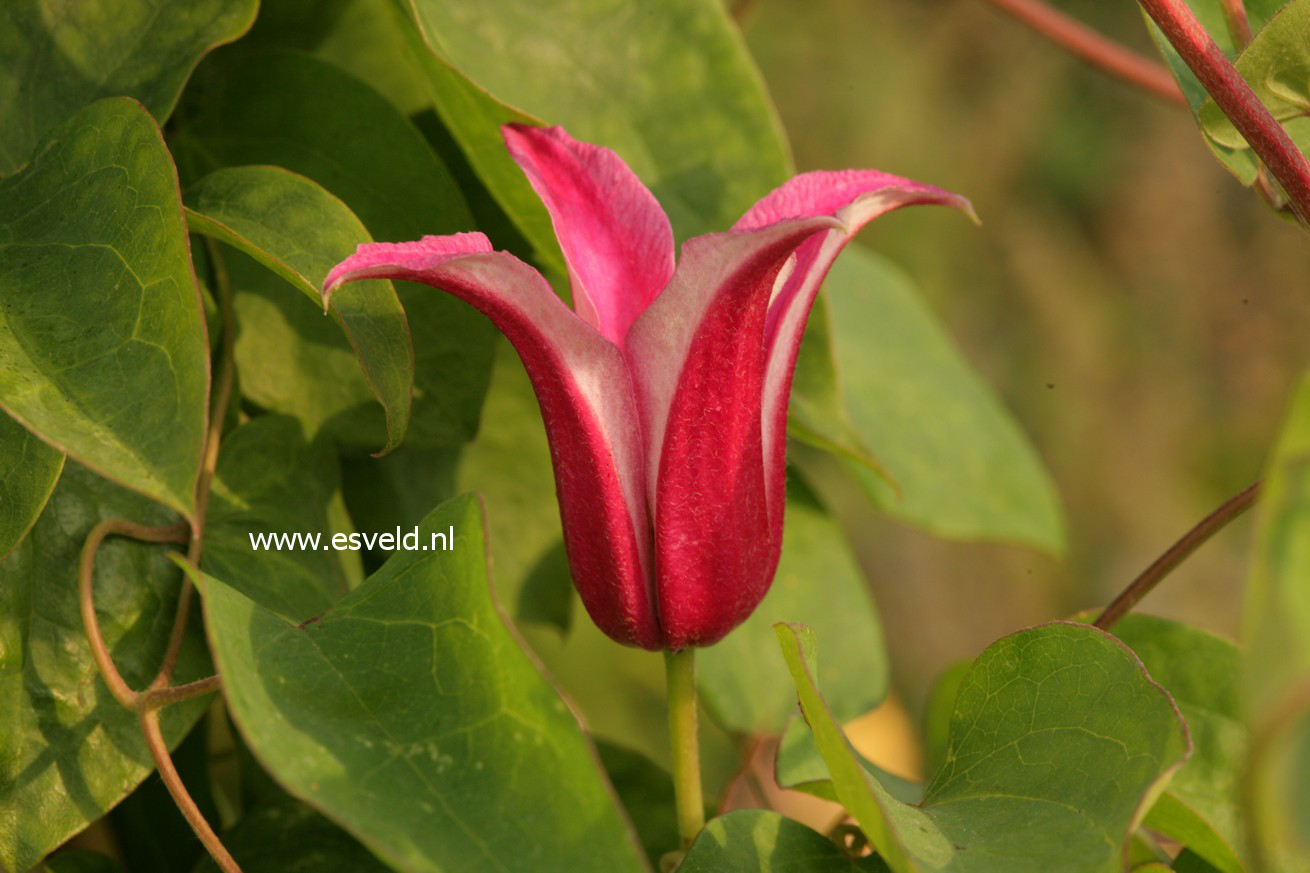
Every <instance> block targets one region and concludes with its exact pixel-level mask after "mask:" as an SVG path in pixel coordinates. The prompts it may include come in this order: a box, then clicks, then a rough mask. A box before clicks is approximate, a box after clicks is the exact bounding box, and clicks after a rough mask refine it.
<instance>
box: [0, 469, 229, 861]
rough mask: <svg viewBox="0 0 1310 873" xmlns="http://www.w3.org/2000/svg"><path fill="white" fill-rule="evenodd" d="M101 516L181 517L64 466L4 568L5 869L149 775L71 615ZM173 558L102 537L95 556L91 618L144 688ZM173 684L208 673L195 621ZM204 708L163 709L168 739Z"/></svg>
mask: <svg viewBox="0 0 1310 873" xmlns="http://www.w3.org/2000/svg"><path fill="white" fill-rule="evenodd" d="M106 518H129V519H132V520H133V521H136V522H139V523H141V524H147V525H168V524H172V523H173V522H174V521H176V520H177V516H175V515H173V514H172V513H170V512H168V511H166V510H165V509H164V508H163V507H161V506H159V505H158V504H155V503H153V502H151V501H149V500H146V499H145V498H143V497H140V496H139V495H136V494H133V493H132V492H129V491H127V490H125V489H123V488H120V487H118V486H116V485H114V484H112V483H110V482H108V481H106V480H104V479H101V478H100V477H98V476H95V475H94V474H92V473H90V472H89V471H87V470H86V469H85V468H83V467H81V466H79V465H77V464H76V463H73V462H69V463H67V464H66V465H65V468H64V472H63V475H62V476H60V479H59V484H58V486H57V487H56V488H55V491H54V494H53V495H52V496H51V498H50V502H49V503H48V504H47V506H46V509H45V512H43V513H42V514H41V518H40V519H38V520H37V523H36V525H35V527H33V528H32V532H31V533H30V534H29V535H28V537H27V539H25V540H23V542H22V543H21V544H20V545H19V546H18V548H16V549H15V550H14V551H13V552H12V553H11V554H10V555H9V557H8V558H6V559H5V560H4V562H3V563H0V712H3V713H5V718H4V719H3V721H0V749H4V754H3V755H2V756H0V868H2V869H7V870H27V869H28V868H29V867H31V866H32V865H34V864H36V863H37V862H38V861H39V860H40V859H41V857H42V856H43V855H45V854H46V853H47V852H49V851H50V850H52V849H54V848H55V847H56V846H58V845H59V844H61V843H63V842H64V841H65V840H66V839H68V838H69V837H70V836H72V835H73V834H75V833H77V832H78V831H80V830H82V828H84V827H86V825H87V824H88V823H90V822H92V821H94V820H95V819H97V818H99V817H100V816H101V815H103V814H104V813H105V812H106V811H107V810H108V809H109V808H110V807H112V806H113V805H114V804H116V803H118V801H120V800H121V799H122V798H123V797H125V796H127V795H128V794H129V793H131V791H132V789H133V788H135V787H136V786H137V785H138V784H139V783H140V782H141V781H142V780H143V779H145V777H146V776H147V774H149V773H150V772H151V770H152V769H153V768H154V763H153V761H151V759H150V753H149V752H148V751H147V750H146V746H145V741H144V740H143V739H142V736H141V729H140V726H139V725H138V724H137V719H136V714H135V713H133V712H131V711H129V710H126V709H124V708H123V707H122V706H120V705H119V704H118V701H116V700H114V698H113V697H112V696H111V695H110V693H109V691H108V689H106V688H105V686H104V684H103V683H102V682H101V681H100V679H99V674H98V672H97V670H96V666H95V662H94V661H93V660H92V657H91V649H90V646H89V645H88V644H87V642H86V638H85V636H84V635H83V631H82V618H81V614H80V612H79V610H78V598H77V588H78V580H77V566H78V559H79V556H80V552H81V549H82V541H83V540H84V539H85V538H86V535H87V534H88V533H90V531H91V528H92V527H93V526H94V525H95V524H97V523H98V522H100V521H102V520H104V519H106ZM168 552H169V549H168V547H166V546H159V545H144V544H141V543H135V542H132V541H130V540H126V539H121V538H110V539H108V540H106V541H105V543H104V544H103V545H102V546H101V548H100V552H99V555H98V556H97V558H96V569H95V598H96V614H97V615H98V616H99V619H100V627H101V630H102V631H103V633H104V637H105V642H106V644H107V645H108V647H109V650H110V652H111V653H112V654H113V657H114V663H115V664H116V665H117V666H118V669H119V672H121V673H122V675H123V678H124V679H125V680H126V681H127V683H128V684H129V685H131V686H132V687H134V688H140V687H143V686H144V685H145V684H146V683H147V682H149V681H150V680H151V679H152V678H153V677H154V675H155V671H156V670H158V669H159V664H160V660H161V658H162V657H163V652H164V648H165V646H166V643H167V638H168V634H169V630H170V627H171V625H172V620H173V614H174V611H175V609H176V606H177V592H178V582H179V580H180V574H179V573H178V572H177V570H176V569H175V568H174V566H173V564H172V563H171V561H170V560H169V559H168V557H167V554H168ZM195 624H196V625H197V626H196V627H195V628H194V629H193V631H192V632H189V633H188V634H187V636H186V637H185V644H184V646H183V648H182V653H181V657H180V660H179V661H178V667H177V673H176V679H177V681H178V682H189V681H191V680H194V679H199V678H200V677H202V676H203V675H205V673H206V672H207V666H208V664H207V661H206V658H205V653H204V643H203V640H202V637H201V634H200V633H199V627H198V624H199V622H198V620H197V621H196V622H195ZM208 703H209V698H201V699H196V700H191V701H188V702H186V703H183V704H179V705H177V706H170V707H168V708H167V709H165V710H164V711H163V713H162V722H163V729H164V736H165V738H166V739H167V740H168V741H169V744H170V745H174V744H176V743H177V742H179V741H180V740H181V739H182V737H183V736H184V735H185V734H186V733H187V731H188V729H189V728H190V727H191V725H192V724H193V723H194V722H195V720H196V719H197V718H199V717H200V714H201V713H202V712H204V710H205V707H206V706H207V705H208Z"/></svg>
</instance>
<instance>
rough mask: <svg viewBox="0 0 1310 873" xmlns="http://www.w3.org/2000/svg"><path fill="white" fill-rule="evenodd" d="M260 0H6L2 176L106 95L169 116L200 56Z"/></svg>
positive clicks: (239, 26) (0, 77)
mask: <svg viewBox="0 0 1310 873" xmlns="http://www.w3.org/2000/svg"><path fill="white" fill-rule="evenodd" d="M257 6H258V0H194V2H188V3H175V2H171V0H121V2H117V3H112V4H101V3H60V2H56V0H7V2H6V3H5V6H4V11H3V13H0V56H3V57H4V59H5V63H4V64H3V65H0V176H4V175H8V174H9V173H12V172H14V171H15V170H17V169H18V168H19V167H20V166H22V165H23V164H24V163H26V162H27V160H28V158H29V155H30V153H31V152H32V151H33V149H35V148H36V146H37V145H38V144H39V143H41V142H43V141H44V140H45V139H47V137H48V136H49V134H50V131H51V129H53V128H54V127H56V126H58V125H59V124H61V123H63V122H64V121H66V120H67V119H69V118H71V117H72V116H73V115H74V114H76V113H77V112H78V111H79V110H80V109H81V108H82V107H83V106H86V105H87V104H88V103H91V102H93V101H95V100H98V99H99V98H101V97H116V96H128V97H134V98H136V99H137V100H139V101H141V103H143V104H145V107H146V109H148V110H149V111H150V113H151V114H153V115H154V116H155V118H157V119H158V120H159V121H160V122H163V121H164V120H165V119H166V118H168V116H169V115H170V114H171V113H172V111H173V106H174V104H175V103H176V102H177V97H178V94H179V92H181V90H182V86H183V85H184V84H185V83H186V79H187V76H188V75H190V73H191V70H192V69H193V68H194V67H195V65H196V62H197V61H198V60H199V59H200V58H201V56H203V55H204V54H205V53H206V52H208V51H209V50H210V49H212V48H214V47H215V46H218V45H222V44H223V43H225V42H231V41H232V40H234V39H236V38H237V37H238V36H240V35H241V34H242V33H244V32H245V31H246V30H247V29H248V28H249V27H250V24H251V22H252V21H254V19H255V9H256V8H257Z"/></svg>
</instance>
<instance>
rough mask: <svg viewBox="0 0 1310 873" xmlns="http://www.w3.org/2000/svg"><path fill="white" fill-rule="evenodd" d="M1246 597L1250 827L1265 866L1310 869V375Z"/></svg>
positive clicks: (1281, 454)
mask: <svg viewBox="0 0 1310 873" xmlns="http://www.w3.org/2000/svg"><path fill="white" fill-rule="evenodd" d="M1246 598H1247V599H1246V615H1245V639H1246V643H1247V649H1248V656H1247V659H1246V669H1245V672H1244V677H1243V679H1244V682H1243V686H1242V689H1243V691H1244V692H1245V694H1246V701H1245V702H1246V711H1247V718H1248V721H1249V724H1250V726H1251V737H1252V740H1251V753H1250V758H1249V760H1248V763H1247V768H1248V771H1247V776H1248V781H1247V783H1246V786H1245V787H1246V788H1247V791H1248V794H1247V796H1246V798H1245V799H1246V804H1245V809H1246V813H1247V816H1248V819H1247V827H1248V832H1249V833H1250V834H1251V835H1252V837H1253V845H1252V849H1253V850H1256V851H1257V856H1256V857H1257V860H1260V861H1263V864H1264V867H1265V868H1267V869H1270V870H1310V797H1308V796H1307V792H1306V790H1305V785H1306V780H1307V778H1308V777H1310V376H1306V377H1303V378H1302V380H1301V382H1300V384H1299V385H1298V387H1297V390H1296V392H1295V396H1294V397H1293V399H1292V404H1291V408H1290V410H1289V412H1288V414H1287V419H1286V421H1285V422H1284V424H1283V429H1282V432H1281V434H1280V436H1279V438H1278V444H1277V446H1276V447H1275V449H1274V451H1273V457H1272V458H1271V459H1270V462H1269V466H1268V472H1267V476H1266V479H1265V485H1264V494H1263V495H1262V497H1261V500H1260V505H1259V506H1258V507H1257V516H1256V533H1255V550H1254V559H1253V561H1252V566H1251V575H1250V580H1249V583H1248V588H1247V595H1246ZM1257 866H1258V865H1257Z"/></svg>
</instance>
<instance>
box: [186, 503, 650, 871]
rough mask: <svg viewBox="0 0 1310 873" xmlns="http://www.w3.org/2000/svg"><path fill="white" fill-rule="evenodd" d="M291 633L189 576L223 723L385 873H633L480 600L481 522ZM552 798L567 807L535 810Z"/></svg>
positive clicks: (536, 690) (613, 827) (634, 852)
mask: <svg viewBox="0 0 1310 873" xmlns="http://www.w3.org/2000/svg"><path fill="white" fill-rule="evenodd" d="M451 528H453V529H454V532H455V536H454V541H453V543H452V544H451V545H452V546H453V550H452V551H404V552H399V553H397V554H396V555H395V556H393V557H392V559H391V560H390V561H388V562H387V563H386V565H384V566H383V568H382V569H381V570H379V571H378V572H377V573H375V574H374V575H373V576H371V577H370V578H369V579H368V580H366V581H365V582H364V584H363V585H362V586H360V587H359V588H357V589H356V590H355V591H353V592H351V593H350V594H348V595H346V597H345V598H343V599H342V600H340V601H338V602H337V604H336V605H335V606H334V607H333V608H332V609H331V610H329V611H328V612H327V613H326V614H325V615H324V616H323V617H322V618H321V619H320V620H317V621H314V622H311V623H308V624H305V625H303V626H297V625H294V624H289V623H287V622H286V621H284V620H282V619H281V618H279V617H278V616H277V615H276V614H274V613H273V612H271V611H270V610H268V609H267V608H265V607H264V606H262V605H260V604H258V603H256V602H255V601H253V600H251V599H250V598H248V597H246V596H245V595H243V594H241V593H240V592H238V591H237V590H235V589H234V588H230V587H228V586H227V585H225V584H223V583H222V582H220V581H218V580H216V579H213V578H212V577H206V578H205V579H203V580H202V581H201V585H202V589H203V592H204V595H205V606H206V610H205V613H206V620H207V622H208V627H209V631H210V635H211V639H212V643H213V646H214V653H215V658H216V660H217V662H218V665H219V668H220V671H221V673H222V676H223V682H224V690H225V692H226V694H227V701H228V706H229V708H230V712H231V714H232V717H233V718H234V719H235V721H236V723H237V726H238V727H239V728H240V730H241V732H242V734H243V736H244V737H245V739H246V741H247V743H248V744H249V746H250V748H251V750H252V751H253V752H254V753H255V755H256V756H257V757H258V758H259V759H260V760H261V761H262V763H263V764H264V766H265V767H266V768H267V769H268V770H269V772H270V773H272V774H273V775H274V777H275V778H277V779H278V781H279V782H281V783H282V784H283V785H284V786H285V787H286V788H287V790H289V791H290V792H291V793H292V794H294V795H296V796H298V797H300V798H301V799H303V800H305V801H306V802H308V803H310V804H311V805H313V806H314V807H316V808H318V809H319V810H321V811H323V812H324V813H326V814H327V816H328V817H329V818H331V819H333V820H334V821H336V822H337V823H338V824H340V825H341V826H343V827H344V828H345V829H346V830H348V831H350V832H351V833H352V834H354V835H355V836H356V837H358V838H359V839H360V840H361V841H362V842H363V843H364V844H365V845H367V846H368V847H369V848H370V849H371V850H372V851H373V852H374V853H375V854H377V855H378V856H379V857H381V858H383V859H385V860H386V861H387V862H388V863H389V864H392V865H393V866H396V867H398V868H399V869H402V870H413V871H438V870H452V869H454V870H473V869H492V870H495V869H504V870H514V869H525V868H527V869H532V870H540V871H548V870H561V871H563V870H568V871H580V870H597V871H624V870H642V869H644V867H645V864H644V862H643V860H642V858H641V851H640V849H639V848H638V846H637V844H636V841H635V839H634V838H633V836H632V834H631V833H630V831H629V830H628V828H627V826H626V825H625V823H624V821H623V819H622V817H621V815H620V813H619V811H618V807H617V806H616V804H615V798H614V796H613V795H612V793H611V792H610V790H609V788H608V786H607V785H606V783H605V781H604V778H603V776H602V775H601V773H600V770H599V767H598V764H597V761H596V757H595V752H594V751H593V750H592V748H591V747H590V745H589V744H588V743H587V741H586V740H585V739H584V737H583V735H582V733H581V731H580V730H579V728H578V725H577V722H576V721H575V720H574V718H573V716H572V714H571V713H570V712H569V709H568V707H567V706H566V705H565V703H564V701H563V700H561V699H560V698H559V696H558V694H557V693H556V692H555V690H554V689H553V688H552V687H551V686H550V685H549V684H548V683H547V682H546V680H545V679H544V678H543V676H542V675H541V673H540V672H539V670H538V668H537V667H536V665H535V664H534V663H533V662H532V660H531V659H529V658H528V657H527V656H526V655H525V654H524V652H523V651H522V650H521V649H520V648H519V645H518V643H517V642H516V641H515V639H514V638H513V637H512V636H511V635H510V633H509V632H508V631H507V630H506V628H505V626H504V624H503V622H502V619H501V617H500V616H499V615H498V614H497V612H496V609H495V607H494V606H493V603H492V601H491V598H490V595H489V587H488V580H487V575H486V572H487V571H486V554H485V552H484V543H483V533H482V531H483V521H482V513H481V511H480V509H479V506H478V503H477V501H476V500H474V499H472V498H468V497H464V498H458V499H456V500H453V501H450V502H449V503H446V504H443V505H442V506H441V507H438V508H437V509H436V510H434V511H433V512H432V513H431V514H430V515H429V516H428V517H427V518H426V519H425V520H424V522H423V523H422V525H420V536H419V542H420V543H425V544H426V543H427V542H428V541H429V537H430V535H431V534H433V533H436V532H438V531H439V532H442V533H446V532H448V530H449V529H451ZM548 796H549V797H567V798H568V803H567V804H546V803H542V798H543V797H548Z"/></svg>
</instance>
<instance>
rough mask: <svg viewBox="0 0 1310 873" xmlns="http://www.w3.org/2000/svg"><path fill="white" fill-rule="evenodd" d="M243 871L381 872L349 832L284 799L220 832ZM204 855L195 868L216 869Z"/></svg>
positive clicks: (383, 867)
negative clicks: (222, 832)
mask: <svg viewBox="0 0 1310 873" xmlns="http://www.w3.org/2000/svg"><path fill="white" fill-rule="evenodd" d="M223 845H224V846H226V847H227V850H228V851H229V852H231V853H232V857H233V859H234V860H235V861H236V862H237V863H238V864H240V865H241V870H242V873H386V871H388V870H390V869H391V868H390V867H388V866H387V865H386V864H383V863H382V862H381V861H379V860H378V859H377V858H375V857H373V855H372V854H371V853H370V852H369V851H368V849H366V848H364V846H363V845H361V844H360V843H359V841H358V840H356V839H355V838H354V837H352V836H351V835H350V834H348V833H346V832H345V831H343V830H342V829H341V828H339V827H337V826H336V825H334V824H333V823H332V822H330V821H328V820H327V819H326V818H324V817H323V816H321V815H319V814H318V813H317V812H315V811H314V810H313V809H312V808H310V807H309V806H307V805H305V804H303V803H298V802H296V801H286V802H283V803H278V804H275V805H272V806H264V807H261V808H259V809H256V810H253V811H251V812H248V813H246V814H245V815H244V816H242V817H241V820H240V821H238V822H237V823H236V824H235V825H234V826H233V827H232V829H231V830H229V831H227V832H226V833H225V834H223ZM217 870H218V865H217V864H215V863H214V861H213V859H212V858H209V857H208V856H206V857H205V858H202V859H201V861H200V862H199V863H198V864H196V866H195V870H194V873H211V871H217Z"/></svg>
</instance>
